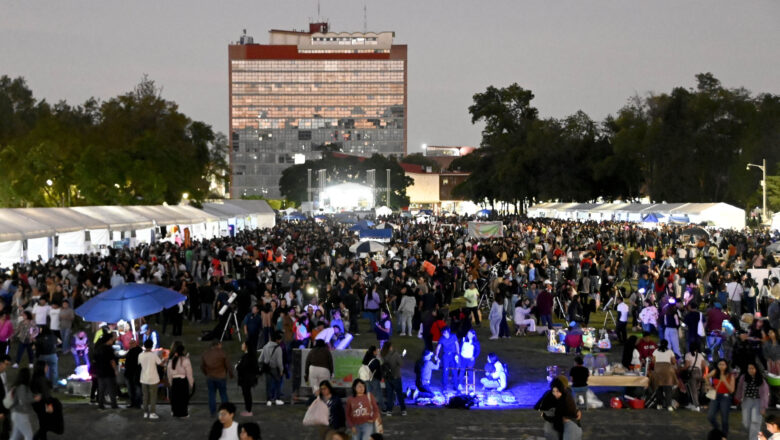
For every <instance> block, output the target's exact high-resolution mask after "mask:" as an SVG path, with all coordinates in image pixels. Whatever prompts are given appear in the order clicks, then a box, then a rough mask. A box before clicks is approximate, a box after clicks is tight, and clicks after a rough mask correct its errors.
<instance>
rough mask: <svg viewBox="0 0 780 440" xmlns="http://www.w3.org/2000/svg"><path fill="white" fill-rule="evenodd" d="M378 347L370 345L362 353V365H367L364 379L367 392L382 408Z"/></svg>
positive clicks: (382, 396) (380, 364)
mask: <svg viewBox="0 0 780 440" xmlns="http://www.w3.org/2000/svg"><path fill="white" fill-rule="evenodd" d="M378 356H379V349H378V348H377V347H376V346H375V345H372V346H370V347H368V350H366V354H364V355H363V365H365V366H367V367H368V370H369V371H370V374H369V376H368V378H367V379H368V380H366V381H365V382H366V386H367V387H368V392H370V393H371V394H372V395H373V396H374V398H376V401H377V405H379V407H380V408H384V400H385V398H384V395H383V394H382V362H380V361H379V357H378Z"/></svg>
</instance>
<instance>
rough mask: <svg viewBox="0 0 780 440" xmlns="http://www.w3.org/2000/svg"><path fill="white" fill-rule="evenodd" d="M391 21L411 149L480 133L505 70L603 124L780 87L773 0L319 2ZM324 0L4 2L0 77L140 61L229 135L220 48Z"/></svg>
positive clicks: (72, 82)
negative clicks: (478, 100) (651, 103)
mask: <svg viewBox="0 0 780 440" xmlns="http://www.w3.org/2000/svg"><path fill="white" fill-rule="evenodd" d="M364 4H366V5H367V10H368V30H369V31H395V32H396V39H395V41H396V43H397V44H407V45H408V46H409V135H408V139H409V145H408V146H409V151H410V152H414V151H419V150H420V149H421V145H422V144H423V143H427V144H430V145H478V144H479V141H480V127H478V126H474V125H472V124H471V121H470V118H469V115H468V111H467V107H468V106H469V104H470V103H471V96H472V95H473V94H474V93H476V92H480V91H483V90H484V89H485V87H487V86H488V85H495V86H498V87H500V86H505V85H508V84H510V83H512V82H517V83H519V84H520V85H521V86H522V87H525V88H528V89H531V90H532V91H533V92H534V94H535V95H536V99H535V100H534V101H533V103H534V105H535V106H536V107H537V108H538V109H539V111H540V114H541V115H542V116H543V117H547V116H554V117H563V116H566V115H569V114H572V113H574V112H576V111H577V110H580V109H581V110H584V111H585V112H586V113H588V114H589V115H590V116H591V117H592V118H594V119H597V120H600V119H602V118H604V116H606V115H607V114H610V113H613V114H614V113H615V112H616V111H617V110H618V109H619V108H620V107H621V106H622V105H623V104H624V103H625V102H626V100H627V99H628V98H629V97H630V96H632V95H634V94H637V93H638V94H640V95H644V94H645V93H647V92H648V91H655V92H668V91H670V90H671V88H672V87H674V86H686V87H690V86H693V85H694V81H695V79H694V75H695V74H696V73H699V72H706V71H709V72H712V73H714V74H715V76H716V77H717V78H719V79H720V80H721V81H722V82H723V84H724V85H725V86H727V87H739V86H744V87H746V88H747V89H749V90H751V91H753V92H754V93H755V92H770V93H774V94H780V74H778V72H780V56H778V55H780V25H778V23H780V1H777V0H746V1H738V2H735V1H721V0H697V1H694V0H686V1H679V0H652V1H644V0H642V1H633V0H613V1H606V0H588V1H582V0H571V1H570V0H559V1H549V0H539V1H530V0H529V1H524V0H489V1H476V0H474V1H465V0H385V1H377V0H365V1H363V0H351V1H350V0H321V15H322V17H324V18H327V19H328V20H329V21H330V23H331V30H333V31H362V30H363V5H364ZM316 5H317V2H316V0H276V1H270V0H263V1H257V0H256V1H233V0H223V1H213V0H212V1H208V0H188V1H184V0H166V1H159V0H134V1H124V0H93V1H82V0H69V1H65V2H62V1H54V0H48V1H44V0H41V1H35V2H30V1H26V0H3V1H2V4H0V75H1V74H7V75H10V76H23V77H25V78H26V79H27V82H28V84H29V86H30V87H31V88H32V90H33V92H34V93H35V95H36V97H38V98H46V99H47V100H49V101H57V100H60V99H66V100H67V101H69V102H70V103H71V104H76V103H81V102H83V101H84V100H86V99H87V98H89V97H91V96H94V97H97V98H102V99H107V98H110V97H112V96H115V95H117V94H120V93H124V92H126V91H128V90H130V89H132V87H133V86H134V85H135V84H136V83H137V82H138V81H139V80H140V78H141V76H142V75H143V74H144V73H147V74H149V76H150V77H151V78H152V79H153V80H155V81H156V82H157V83H158V84H159V85H161V86H162V87H163V96H164V97H165V98H166V99H171V100H174V101H176V102H177V103H178V104H179V105H180V107H181V110H182V111H183V112H184V113H185V114H187V115H189V116H190V117H192V118H194V119H197V120H201V121H204V122H206V123H208V124H211V125H213V126H214V127H215V129H217V130H220V131H223V132H227V124H228V102H227V99H228V94H227V91H228V84H227V79H228V77H227V75H228V72H227V45H228V43H229V42H230V41H235V40H237V39H238V37H239V35H240V34H241V30H242V29H243V28H246V29H247V32H248V33H249V34H250V35H252V36H254V38H255V42H256V43H261V44H265V43H267V42H268V33H267V32H268V30H269V29H271V28H277V29H303V28H308V26H307V23H308V21H309V19H310V18H316V15H317V6H316Z"/></svg>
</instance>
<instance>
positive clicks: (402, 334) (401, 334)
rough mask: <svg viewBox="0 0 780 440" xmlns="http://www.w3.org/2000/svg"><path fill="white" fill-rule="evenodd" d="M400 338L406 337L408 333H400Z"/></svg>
mask: <svg viewBox="0 0 780 440" xmlns="http://www.w3.org/2000/svg"><path fill="white" fill-rule="evenodd" d="M398 336H406V333H399V334H398Z"/></svg>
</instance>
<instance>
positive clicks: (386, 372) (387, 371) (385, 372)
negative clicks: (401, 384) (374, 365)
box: [382, 362, 395, 382]
mask: <svg viewBox="0 0 780 440" xmlns="http://www.w3.org/2000/svg"><path fill="white" fill-rule="evenodd" d="M394 378H395V377H394V376H393V367H391V366H390V364H388V363H386V362H385V363H384V364H382V379H384V380H385V381H386V382H387V381H391V380H393V379H394Z"/></svg>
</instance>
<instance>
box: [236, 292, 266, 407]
mask: <svg viewBox="0 0 780 440" xmlns="http://www.w3.org/2000/svg"><path fill="white" fill-rule="evenodd" d="M255 307H256V306H255ZM249 347H251V345H249V344H248V340H247V342H244V343H243V344H241V350H242V351H243V352H244V354H243V356H241V359H240V360H239V361H238V365H236V376H238V386H239V388H241V393H242V394H243V396H244V411H241V416H242V417H252V389H253V388H254V387H255V385H257V375H258V374H259V373H260V369H259V368H258V366H257V358H256V357H255V356H256V353H253V352H252V351H251V350H250V349H249Z"/></svg>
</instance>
